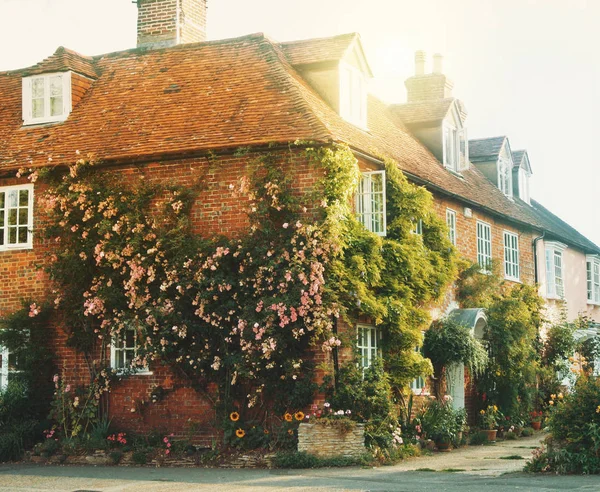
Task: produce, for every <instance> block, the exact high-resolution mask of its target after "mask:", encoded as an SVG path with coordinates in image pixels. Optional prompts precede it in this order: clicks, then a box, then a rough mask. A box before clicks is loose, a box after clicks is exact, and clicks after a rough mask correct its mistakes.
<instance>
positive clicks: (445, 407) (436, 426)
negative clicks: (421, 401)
mask: <svg viewBox="0 0 600 492" xmlns="http://www.w3.org/2000/svg"><path fill="white" fill-rule="evenodd" d="M450 402H451V398H450V397H449V396H445V397H444V399H442V400H434V401H432V402H431V403H430V404H429V406H428V407H427V409H426V410H425V412H424V414H423V417H422V419H421V421H422V425H423V432H424V433H425V434H426V436H427V438H429V439H431V440H432V441H434V442H435V445H436V447H437V448H438V450H439V451H449V450H450V445H451V444H452V442H453V441H454V440H455V439H456V436H457V433H458V431H459V430H462V425H461V426H459V422H460V419H458V418H457V415H456V411H455V410H454V409H453V408H452V404H451V403H450Z"/></svg>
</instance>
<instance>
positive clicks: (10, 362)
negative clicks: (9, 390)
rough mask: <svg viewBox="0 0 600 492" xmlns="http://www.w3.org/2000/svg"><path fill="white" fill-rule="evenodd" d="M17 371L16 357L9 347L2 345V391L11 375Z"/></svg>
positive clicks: (0, 371) (0, 363)
mask: <svg viewBox="0 0 600 492" xmlns="http://www.w3.org/2000/svg"><path fill="white" fill-rule="evenodd" d="M16 372H17V364H16V358H15V355H14V354H11V353H10V352H9V351H8V349H7V348H5V347H0V391H1V390H3V389H5V388H6V386H7V385H8V381H9V380H10V378H11V376H13V375H14V374H15V373H16Z"/></svg>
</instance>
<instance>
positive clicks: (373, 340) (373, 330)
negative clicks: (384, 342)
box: [356, 323, 381, 371]
mask: <svg viewBox="0 0 600 492" xmlns="http://www.w3.org/2000/svg"><path fill="white" fill-rule="evenodd" d="M366 333H368V335H365V334H366ZM364 341H366V343H363V342H364ZM380 342H381V329H380V328H377V327H376V326H374V325H367V324H362V323H359V324H357V325H356V348H357V349H358V351H359V354H360V355H359V360H358V364H359V367H360V368H362V370H363V371H365V370H366V369H367V368H369V367H371V364H373V360H374V359H375V358H376V357H381V347H380V345H379V344H380Z"/></svg>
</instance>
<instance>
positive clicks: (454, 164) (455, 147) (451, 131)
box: [442, 122, 466, 173]
mask: <svg viewBox="0 0 600 492" xmlns="http://www.w3.org/2000/svg"><path fill="white" fill-rule="evenodd" d="M460 134H461V131H460V130H457V129H456V128H455V127H454V126H453V125H451V124H450V123H446V122H444V124H443V125H442V148H443V150H442V153H443V160H444V167H446V168H448V169H450V170H451V171H454V172H455V173H458V170H459V168H460V146H461V145H460ZM449 143H451V144H452V148H450V149H449V148H448V146H449V145H448V144H449ZM465 145H466V144H465Z"/></svg>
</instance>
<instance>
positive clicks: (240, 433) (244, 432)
mask: <svg viewBox="0 0 600 492" xmlns="http://www.w3.org/2000/svg"><path fill="white" fill-rule="evenodd" d="M235 435H236V436H238V437H239V438H240V439H241V438H242V437H244V436H245V435H246V431H245V430H244V429H238V430H236V431H235Z"/></svg>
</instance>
